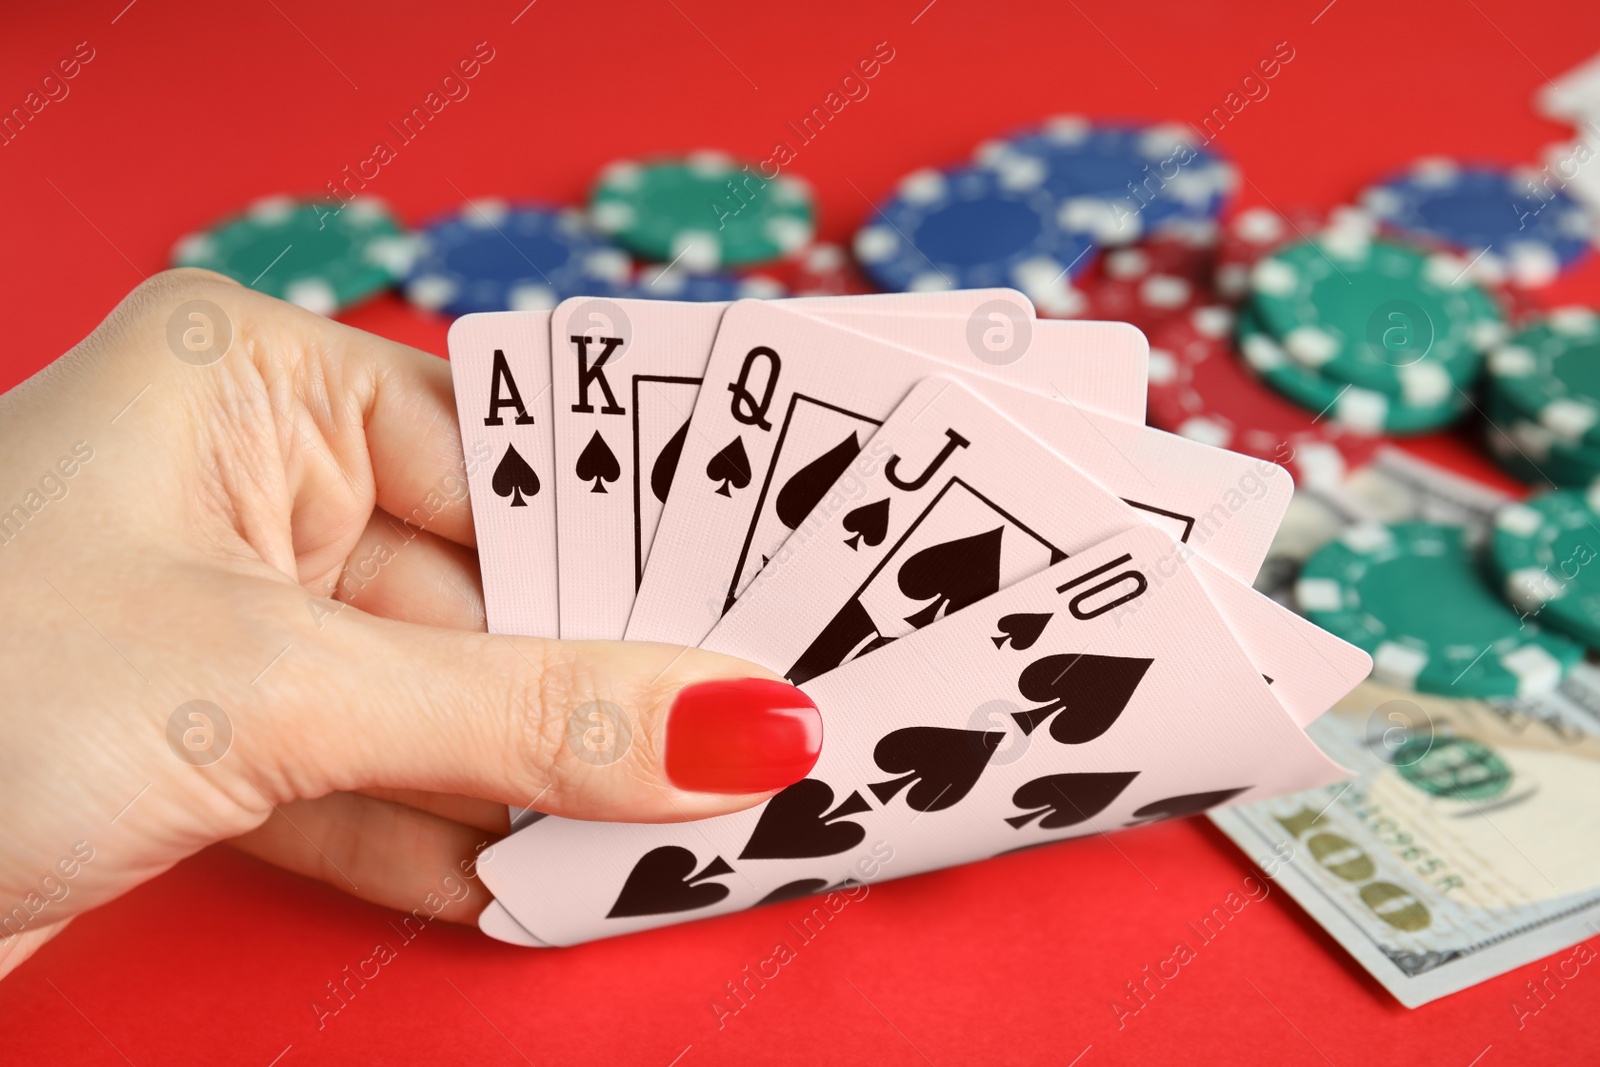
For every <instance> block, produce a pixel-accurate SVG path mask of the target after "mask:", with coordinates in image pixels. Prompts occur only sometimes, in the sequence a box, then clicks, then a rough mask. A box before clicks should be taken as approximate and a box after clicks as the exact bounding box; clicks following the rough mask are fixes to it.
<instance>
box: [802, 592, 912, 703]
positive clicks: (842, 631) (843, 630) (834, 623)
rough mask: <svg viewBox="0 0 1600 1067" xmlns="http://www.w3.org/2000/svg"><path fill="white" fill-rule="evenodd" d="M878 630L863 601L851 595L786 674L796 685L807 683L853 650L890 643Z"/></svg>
mask: <svg viewBox="0 0 1600 1067" xmlns="http://www.w3.org/2000/svg"><path fill="white" fill-rule="evenodd" d="M887 643H888V642H887V640H886V639H885V638H884V636H883V635H882V634H880V633H878V624H877V623H875V622H873V621H872V616H871V615H868V614H867V609H866V608H864V607H862V606H861V601H860V600H859V599H858V598H856V597H851V598H850V601H849V603H847V604H845V606H844V607H842V608H840V609H839V611H838V613H837V614H836V615H834V617H833V618H832V619H830V620H828V625H826V626H824V627H823V628H822V632H821V633H819V634H817V636H816V638H815V639H813V640H812V642H811V644H810V645H808V646H806V650H805V651H804V652H802V653H800V658H799V659H797V660H795V661H794V666H792V667H790V668H789V670H788V672H787V674H786V675H785V677H787V678H788V679H789V681H790V682H792V683H793V684H795V685H803V684H805V683H806V682H808V681H810V680H811V679H812V678H815V677H816V676H817V675H819V674H826V673H827V672H828V671H831V670H833V669H834V668H835V667H837V666H839V664H841V663H843V662H844V661H845V660H847V659H849V658H850V655H851V653H857V654H865V653H867V652H870V651H871V650H872V649H874V648H878V647H879V646H880V645H883V644H887Z"/></svg>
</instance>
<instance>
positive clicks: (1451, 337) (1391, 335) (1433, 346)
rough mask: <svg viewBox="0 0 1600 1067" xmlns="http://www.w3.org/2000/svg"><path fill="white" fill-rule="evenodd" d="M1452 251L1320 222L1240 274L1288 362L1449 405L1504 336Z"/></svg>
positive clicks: (1405, 397)
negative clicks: (1308, 235) (1314, 232)
mask: <svg viewBox="0 0 1600 1067" xmlns="http://www.w3.org/2000/svg"><path fill="white" fill-rule="evenodd" d="M1463 266H1464V265H1463V264H1462V263H1460V262H1459V261H1458V260H1457V258H1456V257H1455V256H1451V255H1446V254H1442V253H1426V252H1422V251H1419V250H1416V249H1413V248H1410V247H1407V246H1404V245H1401V244H1397V243H1395V242H1393V241H1388V240H1383V239H1372V238H1369V237H1368V236H1367V235H1366V234H1365V233H1362V232H1359V231H1358V230H1355V229H1333V228H1330V229H1324V230H1323V231H1322V232H1321V233H1319V234H1318V236H1317V237H1315V238H1314V239H1313V240H1310V241H1299V242H1296V243H1294V244H1290V245H1286V246H1284V247H1282V248H1280V249H1278V250H1277V251H1275V252H1273V253H1272V254H1271V255H1268V256H1266V257H1265V258H1263V259H1262V260H1261V261H1260V262H1258V263H1257V264H1256V265H1255V267H1254V268H1253V269H1252V270H1251V272H1250V294H1251V296H1250V303H1251V308H1252V309H1253V311H1254V313H1255V317H1256V320H1257V321H1258V322H1260V323H1261V325H1262V327H1263V328H1264V329H1265V330H1266V331H1267V332H1268V333H1270V334H1272V335H1273V336H1274V337H1276V338H1277V339H1278V340H1279V342H1280V345H1281V347H1282V348H1283V351H1284V352H1285V353H1286V354H1287V355H1288V356H1289V358H1290V359H1291V360H1293V361H1294V362H1296V363H1299V364H1300V365H1302V366H1304V367H1307V368H1310V369H1313V370H1315V371H1317V372H1318V373H1320V374H1321V375H1322V376H1323V377H1325V378H1329V379H1332V380H1334V381H1336V382H1345V383H1349V384H1351V385H1355V386H1358V387H1360V388H1362V389H1367V390H1371V391H1373V392H1376V393H1381V394H1383V395H1384V396H1387V397H1390V398H1391V399H1393V400H1396V401H1399V402H1401V403H1403V404H1405V405H1407V406H1410V407H1417V408H1426V407H1437V406H1439V405H1441V404H1446V403H1449V402H1452V401H1453V400H1454V399H1455V394H1456V393H1457V391H1458V390H1463V389H1466V388H1468V387H1470V386H1471V385H1472V383H1473V381H1474V380H1475V379H1476V377H1477V375H1478V372H1479V370H1480V368H1481V367H1482V364H1483V353H1484V351H1485V350H1486V349H1487V348H1488V347H1489V346H1490V345H1492V344H1494V343H1496V342H1498V341H1500V340H1502V339H1503V338H1504V336H1505V332H1506V326H1505V320H1504V318H1503V317H1502V315H1501V313H1500V309H1499V306H1498V305H1497V304H1496V303H1495V301H1494V299H1493V298H1492V297H1490V296H1489V295H1488V294H1487V293H1486V292H1484V291H1483V290H1482V289H1480V288H1479V287H1478V286H1476V285H1474V284H1472V283H1471V282H1467V281H1464V280H1462V278H1461V275H1462V271H1463Z"/></svg>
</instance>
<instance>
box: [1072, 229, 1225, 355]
mask: <svg viewBox="0 0 1600 1067" xmlns="http://www.w3.org/2000/svg"><path fill="white" fill-rule="evenodd" d="M1215 249H1216V242H1215V234H1214V233H1213V234H1212V235H1210V237H1209V238H1208V237H1207V236H1205V235H1197V234H1191V233H1185V234H1181V235H1180V234H1167V235H1163V236H1160V237H1155V238H1151V239H1150V240H1148V241H1143V242H1141V243H1139V244H1136V245H1129V246H1127V247H1125V248H1114V249H1110V250H1108V251H1107V252H1106V253H1105V254H1104V255H1103V256H1101V257H1100V259H1099V261H1098V262H1096V263H1095V265H1094V266H1093V267H1091V268H1090V270H1089V271H1088V273H1087V274H1086V275H1085V276H1084V277H1083V278H1082V280H1080V281H1079V282H1078V283H1077V287H1078V289H1079V291H1080V292H1082V293H1083V296H1084V303H1083V308H1082V310H1081V311H1080V313H1079V314H1077V315H1075V316H1072V317H1074V318H1086V319H1101V320H1106V321H1113V322H1130V323H1132V324H1133V325H1135V326H1137V327H1139V329H1141V330H1143V331H1144V332H1145V333H1146V334H1150V333H1153V332H1155V331H1156V330H1158V329H1160V328H1161V327H1162V326H1163V325H1164V324H1165V323H1167V322H1168V321H1170V320H1172V319H1174V318H1177V317H1180V316H1182V315H1184V314H1186V313H1188V312H1189V311H1192V310H1193V309H1194V308H1196V307H1198V306H1200V305H1201V304H1204V303H1206V302H1207V301H1208V300H1209V298H1210V295H1211V286H1210V281H1211V275H1212V257H1213V254H1214V252H1215Z"/></svg>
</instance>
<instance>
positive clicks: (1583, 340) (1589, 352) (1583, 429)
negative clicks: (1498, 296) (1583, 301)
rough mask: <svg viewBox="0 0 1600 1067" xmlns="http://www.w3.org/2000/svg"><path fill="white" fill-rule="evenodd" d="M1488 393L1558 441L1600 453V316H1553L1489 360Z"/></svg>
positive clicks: (1575, 310) (1564, 311)
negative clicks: (1598, 450) (1596, 450)
mask: <svg viewBox="0 0 1600 1067" xmlns="http://www.w3.org/2000/svg"><path fill="white" fill-rule="evenodd" d="M1488 385H1489V389H1490V392H1491V394H1492V396H1493V398H1494V399H1496V400H1499V401H1503V402H1504V404H1505V405H1506V406H1507V407H1508V408H1509V409H1510V411H1512V412H1515V413H1516V414H1518V415H1521V416H1524V417H1526V418H1527V419H1529V420H1530V421H1533V422H1535V423H1537V424H1538V425H1540V426H1542V427H1544V428H1545V429H1546V430H1548V431H1549V432H1550V433H1551V434H1552V435H1553V436H1554V438H1555V439H1556V440H1557V441H1561V442H1564V443H1566V444H1570V445H1582V446H1587V447H1591V448H1595V449H1600V315H1597V314H1596V313H1595V312H1594V311H1592V310H1590V309H1589V308H1580V307H1570V308H1561V309H1558V310H1556V311H1552V312H1550V313H1549V314H1547V315H1544V316H1542V317H1540V318H1539V319H1537V320H1535V321H1533V322H1532V323H1530V324H1529V325H1528V326H1526V327H1525V328H1524V329H1522V330H1521V331H1519V332H1518V333H1517V334H1516V335H1515V336H1514V337H1512V338H1511V339H1510V340H1508V341H1507V342H1506V343H1504V344H1503V345H1501V346H1499V347H1498V348H1496V349H1494V351H1492V352H1491V353H1490V355H1489V381H1488Z"/></svg>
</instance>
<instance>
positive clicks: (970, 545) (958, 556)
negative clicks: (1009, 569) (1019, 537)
mask: <svg viewBox="0 0 1600 1067" xmlns="http://www.w3.org/2000/svg"><path fill="white" fill-rule="evenodd" d="M1004 533H1005V527H1004V526H996V527H995V528H994V529H992V530H986V531H984V532H983V533H979V534H973V535H972V536H971V537H958V538H956V539H955V540H954V541H945V542H942V543H940V544H937V545H929V546H928V547H927V548H924V549H923V550H922V551H920V552H918V553H916V554H915V555H913V556H912V557H911V558H910V559H908V560H906V562H905V564H904V566H902V567H901V568H900V574H899V577H898V581H899V583H900V591H901V592H902V593H904V594H905V595H906V596H908V597H910V598H911V599H912V600H929V598H932V599H931V601H930V602H929V604H928V606H927V607H925V608H923V609H922V610H921V611H918V612H915V613H913V614H911V615H907V616H906V622H908V623H910V624H911V625H912V626H915V627H916V628H918V629H919V630H920V629H921V628H922V627H924V626H926V625H928V624H929V623H930V622H933V621H934V620H935V619H937V618H939V617H940V615H948V614H950V613H951V612H955V611H960V610H961V609H962V608H964V607H966V606H967V605H968V604H972V603H976V602H977V601H979V600H982V599H983V598H984V597H986V596H989V595H991V594H993V593H996V592H999V590H1000V538H1001V536H1002V535H1003V534H1004Z"/></svg>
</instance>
